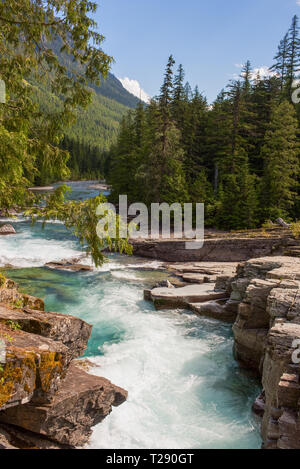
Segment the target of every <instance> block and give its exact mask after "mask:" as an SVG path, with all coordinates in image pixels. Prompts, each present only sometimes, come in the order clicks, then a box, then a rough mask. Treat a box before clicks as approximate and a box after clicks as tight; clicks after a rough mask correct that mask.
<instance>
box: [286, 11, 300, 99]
mask: <svg viewBox="0 0 300 469" xmlns="http://www.w3.org/2000/svg"><path fill="white" fill-rule="evenodd" d="M299 66H300V38H299V25H298V17H297V16H296V15H295V16H294V18H293V21H292V25H291V27H290V29H289V32H288V46H287V65H286V72H287V87H288V91H289V92H290V91H291V89H292V84H293V81H294V79H295V77H296V76H297V75H298V74H299Z"/></svg>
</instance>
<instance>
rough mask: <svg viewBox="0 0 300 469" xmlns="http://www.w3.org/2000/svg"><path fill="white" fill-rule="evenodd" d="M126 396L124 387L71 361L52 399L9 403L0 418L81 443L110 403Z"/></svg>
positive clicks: (55, 438) (61, 440)
mask: <svg viewBox="0 0 300 469" xmlns="http://www.w3.org/2000/svg"><path fill="white" fill-rule="evenodd" d="M126 398H127V393H126V391H124V390H123V389H121V388H118V387H117V386H114V385H112V384H111V382H110V381H108V380H106V379H104V378H98V377H95V376H92V375H89V374H87V373H86V372H85V371H83V370H81V369H79V368H77V367H76V365H71V366H70V368H69V370H68V373H67V376H66V379H65V381H64V385H63V386H62V387H61V388H60V390H59V391H58V392H57V393H56V395H55V397H54V399H53V400H52V401H51V403H49V404H47V405H42V406H36V405H33V404H32V403H28V404H26V405H21V406H18V407H11V408H9V409H7V410H5V411H3V412H1V414H0V421H1V422H4V423H11V422H13V423H14V424H15V425H16V426H19V427H22V428H25V429H26V430H30V431H31V432H33V433H36V434H40V435H45V436H47V437H48V438H50V439H51V440H53V441H56V442H58V443H62V444H68V445H72V446H83V445H84V444H85V443H87V441H88V439H89V437H90V435H91V433H92V431H91V427H93V426H95V425H97V424H98V423H100V422H101V421H102V420H103V419H104V418H105V417H106V416H107V415H108V414H109V413H110V412H111V410H112V406H118V405H120V404H122V403H123V402H124V401H125V400H126Z"/></svg>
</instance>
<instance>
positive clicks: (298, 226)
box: [291, 221, 300, 239]
mask: <svg viewBox="0 0 300 469" xmlns="http://www.w3.org/2000/svg"><path fill="white" fill-rule="evenodd" d="M291 230H292V233H293V236H295V238H297V239H298V238H300V222H299V221H298V222H295V223H292V224H291Z"/></svg>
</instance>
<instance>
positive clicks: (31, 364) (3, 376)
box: [0, 352, 36, 408]
mask: <svg viewBox="0 0 300 469" xmlns="http://www.w3.org/2000/svg"><path fill="white" fill-rule="evenodd" d="M6 358H7V362H6V364H5V365H4V367H3V368H2V369H1V370H0V408H1V407H3V406H4V405H5V404H6V403H8V402H9V401H10V399H11V398H12V397H13V395H14V393H15V391H16V387H17V385H20V384H21V385H22V383H23V382H24V385H23V389H24V396H22V397H25V396H26V395H28V393H30V392H31V391H30V389H29V386H28V384H27V382H26V381H25V379H24V375H25V370H28V368H30V369H31V370H35V368H36V365H35V356H34V354H32V353H26V354H25V356H24V357H20V356H15V355H14V354H13V353H11V352H9V353H7V357H6Z"/></svg>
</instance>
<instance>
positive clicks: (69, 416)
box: [0, 281, 127, 449]
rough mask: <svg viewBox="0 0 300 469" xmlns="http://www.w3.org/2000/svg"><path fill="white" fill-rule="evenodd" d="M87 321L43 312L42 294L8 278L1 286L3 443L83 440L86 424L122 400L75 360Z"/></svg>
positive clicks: (62, 444) (122, 394)
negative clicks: (24, 290)
mask: <svg viewBox="0 0 300 469" xmlns="http://www.w3.org/2000/svg"><path fill="white" fill-rule="evenodd" d="M38 307H39V308H38ZM91 329H92V326H91V325H89V324H87V323H86V322H85V321H83V320H81V319H79V318H77V317H74V316H70V315H64V314H59V313H52V312H45V311H44V303H43V301H42V300H40V299H38V298H34V297H30V296H27V295H22V294H21V293H19V292H18V289H17V286H16V285H15V284H14V283H13V282H11V281H6V283H5V284H4V285H3V286H2V288H0V341H1V342H0V347H1V350H0V352H1V351H2V354H3V351H4V352H5V360H3V361H4V363H1V364H0V448H7V449H11V448H28V447H36V448H53V449H60V448H68V447H76V446H83V445H84V444H86V443H87V442H88V439H89V436H90V434H91V427H93V426H94V425H96V424H98V423H100V422H101V421H102V420H103V419H104V418H105V417H106V416H107V415H108V414H109V413H110V412H111V410H112V406H118V405H120V404H122V403H123V402H124V401H125V400H126V398H127V392H126V391H125V390H124V389H121V388H119V387H117V386H115V385H113V384H112V383H111V382H110V381H108V380H106V379H105V378H99V377H96V376H92V375H90V374H87V373H86V372H85V371H83V370H82V369H81V368H79V367H78V366H77V365H76V361H74V359H75V358H77V357H79V356H82V354H83V353H84V351H85V349H86V346H87V344H88V340H89V337H90V334H91ZM4 347H5V350H3V348H4Z"/></svg>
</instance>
